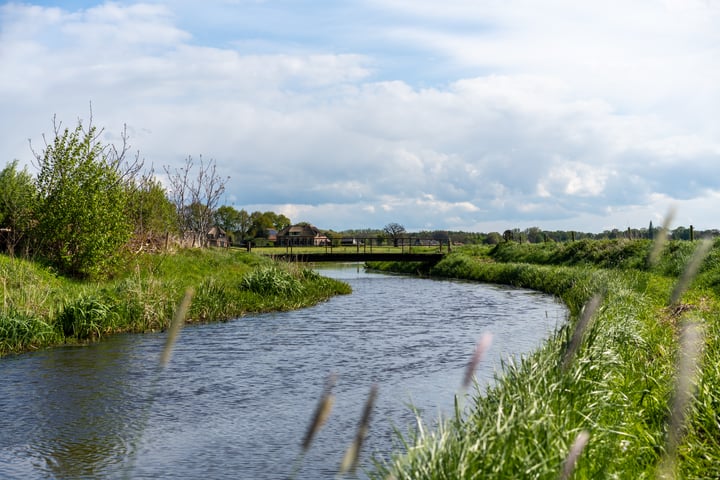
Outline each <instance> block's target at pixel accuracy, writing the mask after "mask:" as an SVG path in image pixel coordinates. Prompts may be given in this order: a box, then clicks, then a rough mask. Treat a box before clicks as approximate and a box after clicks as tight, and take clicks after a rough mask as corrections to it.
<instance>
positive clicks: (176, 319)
mask: <svg viewBox="0 0 720 480" xmlns="http://www.w3.org/2000/svg"><path fill="white" fill-rule="evenodd" d="M193 295H195V290H193V289H192V288H188V289H187V290H185V296H183V299H182V301H181V302H180V305H178V308H176V309H175V315H174V316H173V319H172V323H170V326H169V327H168V332H167V338H166V339H165V347H164V348H163V351H162V354H161V355H160V366H161V367H162V368H165V367H166V366H167V364H168V362H170V357H171V356H172V350H173V347H174V346H175V342H176V341H177V337H178V335H179V334H180V329H181V328H182V326H183V323H184V322H185V317H186V316H187V312H188V310H189V309H190V302H191V301H192V297H193Z"/></svg>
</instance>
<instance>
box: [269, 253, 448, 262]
mask: <svg viewBox="0 0 720 480" xmlns="http://www.w3.org/2000/svg"><path fill="white" fill-rule="evenodd" d="M443 256H444V254H442V253H367V252H365V253H363V252H357V253H350V252H343V253H282V254H278V255H272V257H273V258H275V259H278V260H287V261H293V262H305V263H319V262H428V263H437V262H439V261H440V260H441V259H442V258H443Z"/></svg>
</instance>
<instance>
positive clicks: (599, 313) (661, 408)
mask: <svg viewBox="0 0 720 480" xmlns="http://www.w3.org/2000/svg"><path fill="white" fill-rule="evenodd" d="M651 248H652V245H651V244H650V243H649V242H647V241H635V242H630V241H580V242H574V243H572V244H542V245H528V244H523V245H520V244H513V243H508V244H503V245H501V246H497V247H494V248H488V247H473V248H467V249H464V250H463V251H460V252H457V253H454V254H452V255H449V256H447V257H446V258H445V259H444V260H442V261H441V262H440V263H439V264H438V265H437V266H435V267H434V268H433V269H431V270H429V271H428V272H426V273H427V274H429V275H434V276H443V277H453V278H464V279H471V280H477V281H482V282H491V283H502V284H509V285H517V286H522V287H527V288H532V289H536V290H540V291H544V292H548V293H551V294H554V295H557V296H558V297H560V298H562V300H563V301H564V302H565V303H566V304H567V305H568V307H569V309H570V312H571V318H570V321H569V323H568V324H567V325H564V326H562V327H561V328H560V329H559V330H558V331H557V332H556V334H555V335H553V336H552V338H550V339H549V340H548V341H547V342H546V343H545V344H544V345H543V346H542V347H541V348H540V349H538V350H537V351H536V352H534V353H532V354H530V355H527V356H525V357H522V358H511V359H508V360H507V361H506V362H505V364H504V365H503V369H502V370H501V371H500V372H498V373H497V374H496V378H495V381H494V383H493V384H492V385H491V386H490V387H487V388H486V389H483V390H481V389H477V390H476V391H474V392H472V393H471V394H470V395H469V397H468V398H467V399H466V400H465V401H466V402H467V403H468V405H467V408H465V409H458V411H457V412H456V414H455V416H454V417H453V418H451V419H448V420H447V421H446V422H445V423H443V424H442V425H441V427H440V428H438V429H436V430H434V431H428V430H427V429H425V428H424V427H423V428H420V429H418V430H417V431H415V432H414V433H413V434H411V435H409V436H406V438H404V439H403V441H404V442H405V448H404V449H402V450H400V451H397V452H395V453H394V454H393V456H392V458H391V459H390V460H388V461H385V462H379V463H378V465H377V468H376V470H375V471H373V472H371V477H372V478H396V479H406V478H407V479H410V478H412V479H456V478H459V479H464V478H467V479H470V478H482V479H487V478H498V479H504V478H539V479H546V478H547V479H557V478H560V475H561V472H562V469H563V466H564V463H565V461H566V458H567V456H568V452H569V451H570V448H571V444H572V443H573V441H574V439H576V438H577V437H578V435H579V434H580V432H587V433H589V441H588V443H587V446H586V447H585V449H584V451H582V453H581V455H580V457H579V459H578V461H577V464H576V465H575V471H574V473H573V476H572V478H583V479H596V478H623V479H624V478H633V479H638V478H639V479H642V478H720V424H719V423H718V418H720V388H718V387H720V383H719V382H720V318H719V317H720V304H719V303H718V297H717V293H718V281H717V280H718V278H720V272H719V271H718V266H719V265H720V261H719V259H720V250H719V249H718V248H717V246H716V247H715V248H714V249H713V250H712V251H711V252H710V254H709V256H708V258H707V259H706V261H705V262H704V264H703V267H702V269H701V271H700V274H699V275H698V276H697V277H696V278H695V279H694V282H693V283H692V284H691V285H690V287H689V289H688V290H687V291H686V292H685V294H684V296H683V297H682V302H681V303H679V304H676V305H673V306H672V307H668V304H669V302H670V298H671V294H672V292H673V289H674V286H675V284H676V282H677V280H678V276H679V275H680V273H681V272H682V270H683V268H684V267H685V265H686V264H687V263H688V261H689V259H690V257H691V256H692V252H693V250H694V248H695V245H694V244H690V243H689V242H685V243H670V244H667V245H665V247H664V249H663V251H662V255H661V257H660V259H659V261H658V263H657V264H655V265H649V263H648V255H649V253H650V249H651ZM372 266H373V267H374V268H381V269H385V270H395V268H394V266H393V265H392V264H372ZM598 293H599V294H600V295H601V298H602V302H601V303H600V306H599V308H598V309H597V310H596V312H595V314H594V316H593V317H592V320H591V322H590V326H589V327H588V328H587V329H586V330H585V331H582V332H581V333H582V335H581V336H580V338H581V339H582V341H581V343H580V344H579V345H578V348H577V351H576V354H575V355H574V357H572V360H571V361H570V362H569V363H567V365H565V364H564V363H563V359H564V358H565V356H566V353H567V352H568V351H569V350H570V345H571V344H572V340H571V339H572V338H573V336H574V333H575V328H576V326H577V325H578V323H579V322H578V318H579V315H580V313H581V311H582V309H583V306H584V305H585V304H586V303H587V302H588V300H589V299H590V298H591V297H592V296H593V295H595V294H598ZM687 325H700V326H701V329H702V331H703V332H704V336H703V337H702V338H703V349H702V350H701V351H699V352H697V353H698V355H699V364H692V363H691V364H690V367H689V371H681V370H678V367H676V365H678V361H679V359H680V357H684V356H688V352H687V350H688V348H683V349H681V348H680V347H679V338H680V332H681V330H683V329H684V328H687ZM479 333H481V332H479ZM564 365H565V366H564ZM696 369H699V375H698V377H697V386H696V388H694V389H692V390H691V391H690V393H691V395H690V396H689V399H690V401H689V405H688V406H686V407H683V406H682V404H680V405H681V406H680V407H674V406H673V405H676V404H677V401H675V399H677V398H682V396H681V395H679V393H678V392H681V390H678V387H677V385H678V384H679V383H678V380H679V379H691V378H693V374H694V373H695V371H696ZM460 403H462V399H461V401H460ZM671 418H672V419H674V420H673V421H671V420H670V419H671ZM677 419H680V420H677ZM669 438H677V439H678V445H677V449H676V451H675V449H674V448H673V447H672V446H671V445H672V443H673V442H671V441H669V440H668V439H669ZM668 465H669V467H667V466H668ZM661 466H662V468H666V467H667V469H666V470H661Z"/></svg>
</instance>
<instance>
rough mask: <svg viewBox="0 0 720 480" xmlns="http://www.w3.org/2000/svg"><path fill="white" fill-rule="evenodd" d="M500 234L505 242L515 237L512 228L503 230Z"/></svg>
mask: <svg viewBox="0 0 720 480" xmlns="http://www.w3.org/2000/svg"><path fill="white" fill-rule="evenodd" d="M502 236H503V240H505V241H506V242H511V241H513V240H514V239H515V234H514V233H513V231H512V230H505V231H504V232H503V235H502Z"/></svg>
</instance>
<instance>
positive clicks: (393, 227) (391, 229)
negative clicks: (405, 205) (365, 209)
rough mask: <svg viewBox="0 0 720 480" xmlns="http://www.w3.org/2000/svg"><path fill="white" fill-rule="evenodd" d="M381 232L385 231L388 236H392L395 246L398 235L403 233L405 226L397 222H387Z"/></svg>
mask: <svg viewBox="0 0 720 480" xmlns="http://www.w3.org/2000/svg"><path fill="white" fill-rule="evenodd" d="M383 232H385V233H386V234H387V235H388V237H390V238H392V241H393V246H395V247H397V246H398V240H399V239H400V236H401V235H402V234H404V233H405V227H403V226H402V225H400V224H399V223H388V224H387V225H385V227H383Z"/></svg>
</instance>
